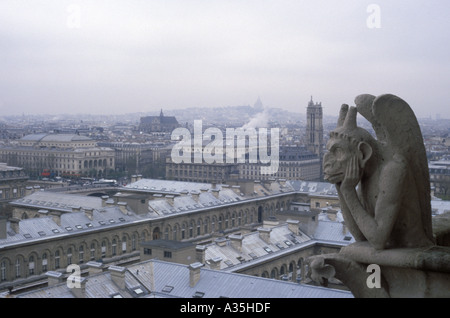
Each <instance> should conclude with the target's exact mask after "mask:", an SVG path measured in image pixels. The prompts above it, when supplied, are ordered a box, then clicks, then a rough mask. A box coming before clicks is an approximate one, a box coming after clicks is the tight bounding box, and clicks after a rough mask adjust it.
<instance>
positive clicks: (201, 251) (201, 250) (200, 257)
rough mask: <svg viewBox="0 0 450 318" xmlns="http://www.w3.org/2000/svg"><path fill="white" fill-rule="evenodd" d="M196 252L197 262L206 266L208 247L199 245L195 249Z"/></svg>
mask: <svg viewBox="0 0 450 318" xmlns="http://www.w3.org/2000/svg"><path fill="white" fill-rule="evenodd" d="M195 252H196V256H197V261H198V262H200V263H202V264H205V252H206V246H205V245H197V246H196V247H195Z"/></svg>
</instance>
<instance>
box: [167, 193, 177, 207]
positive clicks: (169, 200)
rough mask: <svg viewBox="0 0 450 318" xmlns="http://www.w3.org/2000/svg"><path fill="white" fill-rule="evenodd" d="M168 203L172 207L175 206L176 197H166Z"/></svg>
mask: <svg viewBox="0 0 450 318" xmlns="http://www.w3.org/2000/svg"><path fill="white" fill-rule="evenodd" d="M165 198H166V200H167V203H169V204H170V205H171V206H173V205H174V204H175V196H174V195H171V194H170V195H166V197H165Z"/></svg>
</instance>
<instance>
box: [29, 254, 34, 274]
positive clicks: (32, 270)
mask: <svg viewBox="0 0 450 318" xmlns="http://www.w3.org/2000/svg"><path fill="white" fill-rule="evenodd" d="M28 274H29V275H34V256H33V255H31V256H30V257H29V258H28Z"/></svg>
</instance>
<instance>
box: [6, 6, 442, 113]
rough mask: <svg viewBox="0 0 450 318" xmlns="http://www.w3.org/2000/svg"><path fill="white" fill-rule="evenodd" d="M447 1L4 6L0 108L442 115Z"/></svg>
mask: <svg viewBox="0 0 450 318" xmlns="http://www.w3.org/2000/svg"><path fill="white" fill-rule="evenodd" d="M449 10H450V2H448V1H441V0H432V1H424V0H423V1H422V0H415V1H398V0H396V1H373V2H372V1H360V0H344V1H299V0H292V1H289V0H277V1H274V0H270V1H269V0H244V1H242V0H239V1H237V0H231V1H224V0H215V1H205V0H203V1H200V0H182V1H181V0H171V1H162V0H152V1H138V0H129V1H117V0H113V1H112V0H95V1H92V0H85V1H83V0H70V1H66V0H47V1H43V0H33V1H29V0H25V1H24V0H2V1H1V2H0V116H4V115H21V114H42V113H50V114H60V113H72V114H77V113H92V114H123V113H130V112H154V113H155V114H157V113H159V111H160V109H161V108H164V110H167V111H170V110H171V109H183V108H189V107H210V108H214V107H223V106H238V105H253V103H254V102H255V101H256V99H257V98H258V97H260V98H261V100H262V101H263V103H264V105H265V106H266V107H277V108H281V109H284V110H289V111H292V112H299V113H304V112H305V109H306V106H307V102H308V101H309V100H310V98H311V95H313V96H314V99H315V101H319V102H322V105H323V107H324V113H325V114H327V115H337V113H338V110H339V107H340V105H341V104H342V103H349V104H352V103H353V99H354V97H355V96H356V95H359V94H361V93H370V94H373V95H380V94H383V93H392V94H395V95H398V96H401V97H402V98H403V99H405V100H406V101H407V102H408V103H409V104H410V105H411V107H412V108H413V110H414V111H415V113H416V114H417V116H418V117H433V118H434V117H435V116H437V115H438V114H439V116H440V117H441V118H450V107H449V105H448V100H449V90H448V88H449V87H450V78H449V73H450V72H449V71H450V59H449V56H450V47H449V43H450V41H449V38H450V37H449V35H450V34H449V33H450V21H449V19H448V12H449Z"/></svg>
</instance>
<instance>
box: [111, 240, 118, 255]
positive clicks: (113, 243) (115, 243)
mask: <svg viewBox="0 0 450 318" xmlns="http://www.w3.org/2000/svg"><path fill="white" fill-rule="evenodd" d="M111 247H112V256H116V254H117V241H116V239H113V240H112V245H111Z"/></svg>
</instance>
